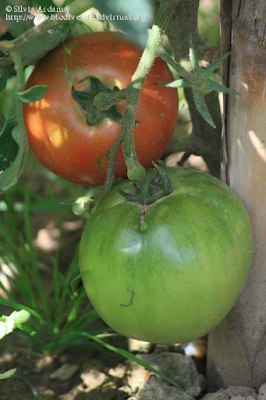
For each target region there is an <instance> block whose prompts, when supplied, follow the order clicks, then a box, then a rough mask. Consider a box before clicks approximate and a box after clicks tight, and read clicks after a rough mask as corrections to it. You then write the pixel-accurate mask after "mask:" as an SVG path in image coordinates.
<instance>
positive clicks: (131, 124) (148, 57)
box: [106, 0, 181, 191]
mask: <svg viewBox="0 0 266 400" xmlns="http://www.w3.org/2000/svg"><path fill="white" fill-rule="evenodd" d="M180 1H181V0H165V1H162V2H161V3H160V7H159V10H158V13H157V16H156V18H155V22H154V25H153V27H152V29H151V32H150V35H149V38H148V41H147V46H146V48H145V50H144V52H143V54H142V56H141V59H140V61H139V64H138V67H137V69H136V71H135V73H134V75H133V76H132V79H131V84H130V90H129V88H128V91H127V93H126V96H125V97H126V100H127V103H126V108H125V112H124V115H123V118H122V122H121V131H120V135H119V137H118V138H117V140H116V142H115V144H114V145H113V147H112V149H111V150H110V152H109V155H108V161H109V166H108V171H107V181H106V191H108V190H109V189H110V188H111V185H112V183H113V181H114V158H115V156H116V154H117V151H118V148H119V145H120V144H121V143H122V146H123V152H124V156H125V161H126V165H127V175H128V178H129V179H130V180H133V181H139V182H141V181H143V180H144V179H145V169H144V167H143V166H142V165H141V164H140V162H139V160H138V157H137V154H136V150H135V146H134V128H135V120H136V108H137V104H138V100H139V96H140V93H141V89H142V86H143V84H144V82H145V79H146V77H147V75H148V74H149V71H150V69H151V67H152V65H153V63H154V60H155V58H156V57H157V55H158V52H159V50H160V48H161V44H162V40H163V35H164V29H165V27H166V24H167V22H168V20H169V17H170V15H171V13H172V11H173V10H174V8H175V7H176V6H177V4H178V3H179V2H180Z"/></svg>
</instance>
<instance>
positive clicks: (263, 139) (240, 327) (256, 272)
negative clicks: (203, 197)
mask: <svg viewBox="0 0 266 400" xmlns="http://www.w3.org/2000/svg"><path fill="white" fill-rule="evenodd" d="M221 7H222V11H221V13H222V15H221V17H222V18H221V21H222V29H223V33H222V40H223V43H222V44H223V46H224V47H226V46H227V47H228V45H229V44H230V42H229V41H231V44H232V49H231V51H232V53H231V60H230V70H229V86H230V87H232V88H234V89H235V90H237V91H239V92H240V93H241V95H240V96H229V98H228V99H227V105H226V109H227V117H226V119H225V135H224V136H225V141H224V142H225V143H226V150H227V157H228V162H227V164H226V168H224V171H225V173H226V174H225V175H226V178H227V183H228V184H229V186H231V187H232V189H233V190H234V191H235V192H236V193H237V194H238V195H239V197H240V198H241V199H242V201H243V202H244V204H245V206H246V208H247V211H248V213H249V215H250V218H251V222H252V226H253V233H254V257H253V264H252V269H251V272H250V276H249V279H248V282H247V284H246V286H245V288H244V290H243V292H242V294H241V296H240V298H239V299H238V301H237V303H236V305H235V307H234V309H233V310H232V311H231V312H230V314H229V315H228V316H227V317H226V318H225V319H224V321H223V322H222V323H221V324H220V325H219V326H218V327H217V328H216V329H215V330H214V331H213V332H212V333H211V334H210V336H209V352H208V356H209V359H208V375H209V383H210V389H213V390H214V389H217V388H218V387H228V386H230V385H234V386H238V385H241V386H254V387H256V388H258V387H259V386H260V385H262V384H263V383H265V382H266V244H265V240H266V2H265V0H236V1H234V2H232V1H231V0H223V1H222V3H221ZM231 7H232V9H231V13H230V8H231ZM224 166H225V164H224Z"/></svg>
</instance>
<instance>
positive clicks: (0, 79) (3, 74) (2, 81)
mask: <svg viewBox="0 0 266 400" xmlns="http://www.w3.org/2000/svg"><path fill="white" fill-rule="evenodd" d="M7 80H8V72H7V69H6V68H5V67H1V66H0V92H2V90H4V89H5V87H6V84H7Z"/></svg>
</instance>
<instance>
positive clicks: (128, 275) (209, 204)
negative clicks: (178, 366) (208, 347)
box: [80, 168, 252, 344]
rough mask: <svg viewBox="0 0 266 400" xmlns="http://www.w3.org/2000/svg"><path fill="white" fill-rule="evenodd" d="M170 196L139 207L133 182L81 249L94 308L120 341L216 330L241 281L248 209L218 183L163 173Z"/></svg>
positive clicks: (114, 193) (104, 206)
mask: <svg viewBox="0 0 266 400" xmlns="http://www.w3.org/2000/svg"><path fill="white" fill-rule="evenodd" d="M167 173H168V176H169V178H170V180H171V183H172V192H171V193H170V194H169V195H167V196H165V197H163V198H161V199H160V200H158V201H156V202H155V203H153V204H151V205H149V206H146V207H143V206H142V205H141V204H138V203H133V202H129V201H127V200H125V199H124V198H123V197H122V195H121V194H120V193H119V190H121V189H122V190H124V191H127V192H129V191H130V189H131V188H132V183H131V182H130V181H122V182H121V183H119V184H118V185H116V186H115V187H114V188H113V189H112V190H111V191H110V192H109V193H108V194H107V195H106V196H105V197H104V198H103V199H102V200H101V201H100V202H99V203H98V205H97V206H96V207H95V209H94V210H93V212H92V214H91V215H90V216H89V219H88V221H87V224H86V226H85V229H84V232H83V235H82V239H81V245H80V270H81V273H83V275H82V279H83V283H84V286H85V290H86V292H87V294H88V296H89V299H90V301H91V303H92V305H93V306H94V307H95V309H96V311H97V312H98V314H99V315H100V317H101V318H102V319H103V320H104V321H105V322H106V323H107V324H108V325H109V326H110V327H111V328H113V329H114V330H115V331H117V332H119V333H120V334H122V335H125V336H128V337H132V338H135V339H139V340H146V341H149V342H153V343H168V344H170V343H177V342H179V343H181V342H188V341H191V340H193V339H195V338H198V337H200V336H202V335H204V334H206V333H207V332H209V331H210V330H212V329H213V328H214V327H215V326H216V325H217V324H219V322H220V321H221V320H222V319H223V318H224V317H225V316H226V314H227V313H228V312H229V310H230V309H231V308H232V306H233V305H234V303H235V301H236V299H237V298H238V296H239V294H240V292H241V289H242V288H243V285H244V283H245V280H246V278H247V275H248V272H249V268H250V264H251V258H252V232H251V226H250V221H249V218H248V216H247V213H246V211H245V209H244V207H243V205H242V203H241V202H240V200H239V199H238V198H237V196H236V195H235V194H234V193H233V191H232V190H231V189H230V188H229V187H228V186H226V185H225V184H224V183H223V182H221V181H220V180H218V179H216V178H214V177H212V176H210V175H207V174H203V173H200V172H196V171H193V170H189V169H185V168H169V169H167Z"/></svg>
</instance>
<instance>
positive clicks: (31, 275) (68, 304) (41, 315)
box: [0, 198, 98, 354]
mask: <svg viewBox="0 0 266 400" xmlns="http://www.w3.org/2000/svg"><path fill="white" fill-rule="evenodd" d="M29 209H30V204H29V200H28V198H25V207H24V226H25V228H24V233H23V234H22V233H19V234H18V237H17V241H16V239H15V237H14V235H13V234H12V231H13V230H9V229H6V227H5V225H4V224H3V223H1V224H0V233H1V236H2V239H1V240H0V248H1V253H2V254H1V258H2V262H4V263H5V264H6V265H7V266H8V267H9V269H10V275H9V276H6V277H7V279H8V281H9V283H10V286H11V289H7V288H6V287H5V286H4V284H3V282H0V288H1V289H2V290H3V292H4V293H5V296H6V298H7V300H0V304H2V305H5V306H9V307H12V308H13V309H15V310H17V311H19V310H26V311H27V312H28V313H29V314H30V315H31V318H30V320H29V322H28V323H27V324H26V326H25V328H24V330H23V331H19V332H17V334H19V335H20V336H23V337H26V338H28V339H29V340H31V341H32V342H33V343H34V344H35V346H36V347H37V348H38V349H39V350H40V351H41V352H42V353H45V354H53V353H55V352H58V351H61V350H62V349H63V348H65V347H69V346H72V345H75V344H78V343H80V342H81V338H80V332H82V331H83V332H84V331H87V330H88V329H89V328H90V325H91V323H93V322H94V321H95V320H96V319H98V316H97V314H96V312H95V311H94V310H93V309H92V307H91V305H90V304H89V303H88V301H87V297H86V294H85V291H84V289H83V287H79V280H77V279H75V278H76V277H77V275H78V273H79V269H78V253H77V251H75V253H74V256H73V259H72V261H71V262H70V265H69V267H68V269H67V271H66V273H65V274H62V273H61V272H60V270H59V261H60V250H58V252H57V253H56V255H55V256H54V265H53V269H52V270H49V271H48V279H49V282H50V283H49V286H50V289H51V290H52V294H50V295H49V294H48V293H47V287H45V285H44V279H47V273H46V274H45V273H43V272H41V271H40V266H39V260H38V257H37V254H36V250H35V248H34V244H33V238H32V231H31V226H30V219H29V218H30V215H29ZM10 212H12V205H10V204H9V208H8V212H7V213H10ZM13 218H14V217H13ZM72 281H73V282H72ZM83 300H85V301H83ZM91 333H97V332H96V331H91Z"/></svg>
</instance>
